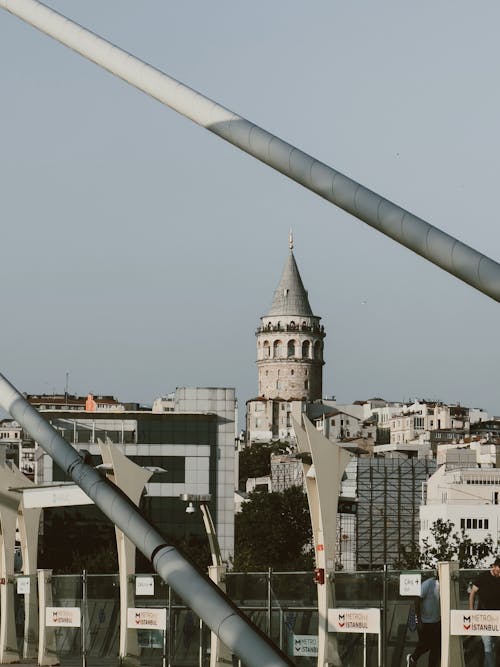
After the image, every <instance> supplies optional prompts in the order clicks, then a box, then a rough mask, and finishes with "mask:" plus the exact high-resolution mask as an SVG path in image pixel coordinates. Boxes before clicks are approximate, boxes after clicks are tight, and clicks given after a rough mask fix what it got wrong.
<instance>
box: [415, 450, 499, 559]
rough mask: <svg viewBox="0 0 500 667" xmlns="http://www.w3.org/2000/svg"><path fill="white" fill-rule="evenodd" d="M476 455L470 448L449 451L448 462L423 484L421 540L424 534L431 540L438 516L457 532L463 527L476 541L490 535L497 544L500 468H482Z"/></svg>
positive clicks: (421, 540) (424, 536)
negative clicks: (451, 525) (477, 462)
mask: <svg viewBox="0 0 500 667" xmlns="http://www.w3.org/2000/svg"><path fill="white" fill-rule="evenodd" d="M475 458H476V454H475V452H474V451H473V450H470V449H468V448H465V449H464V450H457V449H455V450H452V451H449V452H448V456H447V463H446V464H443V465H441V466H440V467H439V468H438V469H437V470H436V472H435V473H434V474H433V475H431V477H429V480H428V481H427V483H426V484H424V488H423V498H422V505H421V507H420V534H419V541H420V544H422V542H423V540H424V539H425V538H427V539H428V540H429V541H431V542H432V537H431V532H430V529H431V527H432V525H433V523H434V522H435V521H437V519H442V520H443V521H450V522H451V523H452V524H453V525H454V526H455V530H456V531H457V532H460V529H462V528H463V529H464V530H465V531H466V533H467V535H468V536H469V537H470V539H471V540H472V541H473V542H482V541H484V540H485V538H486V537H487V536H488V535H490V536H491V537H492V539H493V543H494V544H496V542H497V540H498V539H499V538H500V512H499V506H498V505H499V499H500V469H499V468H492V467H488V468H480V467H478V466H477V464H476V463H475ZM485 565H486V563H485Z"/></svg>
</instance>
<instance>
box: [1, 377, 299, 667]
mask: <svg viewBox="0 0 500 667" xmlns="http://www.w3.org/2000/svg"><path fill="white" fill-rule="evenodd" d="M0 407H2V408H3V409H4V410H6V411H7V412H8V413H9V414H10V415H11V416H12V417H13V418H14V419H15V420H16V421H17V422H18V423H19V424H20V425H21V426H22V427H23V428H24V429H25V430H26V431H27V432H28V433H29V434H30V435H31V437H32V438H33V439H34V440H36V441H37V442H38V444H39V445H40V446H41V447H42V448H43V449H44V450H45V451H46V452H47V454H49V455H50V456H51V457H52V459H53V460H54V461H55V462H56V463H57V465H58V466H59V467H60V468H61V470H63V471H64V472H65V473H66V474H67V475H68V476H70V477H71V478H72V479H73V480H74V481H75V482H76V484H78V486H80V488H82V489H83V490H84V491H85V493H86V494H87V495H88V496H89V498H91V499H92V500H93V501H94V503H95V504H96V505H97V507H99V509H101V510H102V512H103V513H104V514H105V515H106V516H107V517H108V518H109V519H110V520H111V521H112V522H113V523H114V524H115V526H117V527H118V528H120V529H121V530H122V531H123V532H124V533H125V535H126V536H127V537H128V538H130V540H132V542H133V543H134V544H135V545H136V547H137V548H138V549H139V550H140V551H141V552H142V553H143V554H144V555H145V556H146V558H148V559H149V560H150V561H151V562H152V563H153V566H154V568H155V570H156V572H158V574H159V575H160V576H161V578H162V579H163V581H165V583H167V584H168V585H169V586H171V587H172V589H173V590H174V591H175V592H176V593H177V594H178V595H179V596H180V597H181V598H182V599H183V600H184V602H185V603H186V604H187V605H188V606H189V607H190V608H191V609H192V610H193V611H194V612H195V614H197V615H198V616H199V617H200V618H202V619H203V621H204V622H205V623H206V624H207V625H208V627H209V628H210V629H211V630H212V631H213V632H215V634H216V635H217V636H218V637H219V638H220V639H221V641H222V642H224V644H226V646H228V647H229V648H230V649H231V651H232V652H233V653H234V654H235V655H237V656H238V657H239V658H240V659H241V660H242V661H243V663H244V664H245V665H247V666H248V667H287V666H288V667H290V666H291V665H293V663H292V662H291V661H290V660H289V659H288V658H287V656H285V655H284V654H283V653H282V652H281V651H280V650H279V649H278V648H277V647H276V646H275V645H274V644H273V643H272V642H271V641H270V640H269V639H268V638H267V637H266V636H265V635H264V634H263V633H262V632H261V631H260V630H259V629H258V628H257V627H256V626H255V625H254V624H253V623H252V622H251V621H250V620H249V619H248V618H247V617H246V616H245V615H244V614H243V613H242V612H240V610H239V609H238V608H237V607H236V605H234V604H233V602H232V601H231V600H230V599H229V598H228V597H227V596H226V595H225V594H224V593H223V592H222V591H221V590H220V588H218V587H217V586H216V585H215V584H214V583H212V582H211V581H210V580H209V579H208V577H205V576H204V575H202V574H201V573H200V572H198V570H197V569H196V568H195V567H194V566H193V565H192V564H191V563H190V562H189V561H188V560H186V558H184V556H183V555H182V554H181V553H180V552H179V551H178V550H177V549H176V548H175V547H174V546H171V545H168V544H166V543H165V540H164V538H163V537H162V536H161V535H160V534H159V533H158V532H157V531H156V529H155V528H154V527H153V526H152V525H151V524H150V523H149V522H148V521H147V520H146V519H145V518H144V517H143V516H142V514H141V513H140V512H139V510H138V509H137V507H136V506H135V505H134V503H133V502H132V501H131V500H130V499H129V498H128V497H127V496H126V495H125V494H124V493H123V492H122V491H121V490H120V489H118V488H117V487H116V486H115V485H114V484H112V483H111V482H110V481H109V480H107V479H106V477H105V476H103V475H101V474H100V473H99V472H98V471H97V470H96V469H95V468H94V467H93V466H91V465H88V464H87V463H84V461H83V459H82V458H81V456H80V455H79V453H78V452H77V451H76V449H74V448H73V447H72V446H71V445H70V444H69V443H68V442H66V440H64V439H63V438H62V437H61V436H60V435H59V433H58V432H57V431H56V430H55V429H54V428H53V427H52V426H51V425H50V424H49V423H48V422H47V421H46V420H45V419H44V418H43V417H42V416H41V415H40V414H39V413H38V412H37V411H36V410H35V409H34V408H33V407H32V406H31V405H30V404H29V403H28V401H27V400H26V399H25V398H24V396H22V395H21V394H20V393H19V391H17V389H16V388H15V387H14V386H13V385H12V384H10V382H8V380H6V378H5V377H4V376H3V375H0Z"/></svg>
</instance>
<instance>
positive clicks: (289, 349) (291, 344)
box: [287, 340, 295, 357]
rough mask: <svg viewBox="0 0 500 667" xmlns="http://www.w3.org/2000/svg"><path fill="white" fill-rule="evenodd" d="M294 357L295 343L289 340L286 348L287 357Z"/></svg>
mask: <svg viewBox="0 0 500 667" xmlns="http://www.w3.org/2000/svg"><path fill="white" fill-rule="evenodd" d="M294 356H295V341H294V340H289V341H288V346H287V357H294Z"/></svg>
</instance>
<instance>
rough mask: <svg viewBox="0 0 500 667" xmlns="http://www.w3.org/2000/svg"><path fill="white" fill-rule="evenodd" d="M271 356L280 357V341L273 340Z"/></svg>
mask: <svg viewBox="0 0 500 667" xmlns="http://www.w3.org/2000/svg"><path fill="white" fill-rule="evenodd" d="M273 357H275V358H276V357H281V341H280V340H275V341H274V343H273Z"/></svg>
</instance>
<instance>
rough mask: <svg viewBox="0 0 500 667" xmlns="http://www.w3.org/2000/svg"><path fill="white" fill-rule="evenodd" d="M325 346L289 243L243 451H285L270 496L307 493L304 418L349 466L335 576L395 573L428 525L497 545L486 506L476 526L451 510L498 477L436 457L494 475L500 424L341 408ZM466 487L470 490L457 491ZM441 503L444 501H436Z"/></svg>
mask: <svg viewBox="0 0 500 667" xmlns="http://www.w3.org/2000/svg"><path fill="white" fill-rule="evenodd" d="M325 336H326V332H325V330H324V327H323V326H322V325H321V318H320V317H319V316H317V315H314V314H313V311H312V309H311V306H310V303H309V297H308V294H307V291H306V289H305V287H304V284H303V282H302V278H301V276H300V273H299V269H298V267H297V263H296V261H295V257H294V253H293V242H292V239H290V247H289V255H288V258H287V260H286V262H285V266H284V269H283V272H282V275H281V278H280V281H279V283H278V287H277V288H276V290H275V292H274V297H273V300H272V305H271V308H270V309H269V311H268V312H267V314H266V315H264V316H262V317H261V322H260V326H259V327H258V329H257V331H256V337H257V371H258V394H257V396H256V397H254V398H252V399H251V400H249V401H248V402H247V417H246V423H247V431H246V443H247V446H252V445H254V446H255V445H258V443H261V442H271V441H281V442H282V443H284V444H286V445H287V446H288V450H289V453H288V454H287V455H279V456H273V457H272V459H271V474H270V478H269V480H268V482H266V484H267V485H268V487H269V488H270V489H272V490H283V489H284V488H286V487H287V486H290V485H303V479H302V473H301V470H302V468H301V462H300V459H297V458H296V457H295V456H294V433H293V430H292V427H291V418H292V417H293V418H295V419H297V421H300V418H301V415H302V414H305V415H307V417H308V418H309V419H310V420H311V421H312V422H313V424H314V425H315V427H316V428H317V429H318V430H319V431H321V433H322V434H323V436H324V437H325V438H327V439H328V440H330V441H331V442H332V444H336V445H337V446H338V445H340V446H342V447H344V448H346V449H348V450H349V451H351V452H352V453H353V454H354V456H355V457H354V458H353V460H352V462H351V463H350V464H349V465H348V467H347V470H346V475H345V482H344V484H343V488H342V494H341V498H340V499H339V507H338V516H337V522H338V526H337V528H338V531H337V532H338V539H337V555H338V563H337V566H339V567H342V568H343V569H347V570H354V569H379V568H382V567H383V566H384V565H385V564H388V565H392V564H393V563H395V562H396V561H398V560H399V558H400V556H401V550H402V549H403V550H404V549H405V548H406V547H411V545H412V543H416V542H418V539H419V532H421V531H420V528H421V521H422V531H423V532H422V533H421V534H422V535H425V530H428V527H429V525H432V521H431V520H432V518H433V517H442V518H444V517H449V518H450V520H453V521H454V522H455V521H456V522H458V523H457V527H460V526H463V527H464V528H465V529H466V530H468V529H469V528H470V530H473V531H476V535H477V537H478V539H479V538H480V536H481V535H484V534H486V533H485V531H486V530H487V529H489V528H491V529H492V530H493V531H494V534H495V539H496V537H497V536H498V535H500V533H499V532H498V530H497V525H496V521H494V520H493V518H492V516H490V514H493V513H494V510H492V509H491V507H492V506H490V508H489V510H487V511H486V510H485V511H484V512H483V514H482V515H481V516H479V515H478V516H475V515H474V516H473V514H474V511H475V510H474V511H472V510H471V511H469V512H466V511H465V506H464V507H460V506H459V504H458V501H457V498H458V497H459V495H460V493H462V496H463V498H466V497H467V493H470V486H471V484H472V482H471V480H472V479H476V478H477V476H478V475H479V476H480V477H481V475H483V477H481V479H483V480H486V479H488V480H489V481H488V482H486V481H484V482H481V484H482V485H484V488H488V489H489V490H488V491H487V492H486V491H484V489H483V492H482V494H481V497H482V498H483V496H484V498H485V497H486V496H488V497H490V496H492V494H494V493H496V491H495V490H494V489H493V487H491V488H489V487H488V485H489V484H492V483H493V478H495V479H496V477H495V476H496V472H492V471H491V469H490V471H489V472H484V471H483V472H482V473H481V472H478V470H476V471H475V473H474V474H473V473H472V472H469V473H466V472H465V471H464V470H460V471H457V470H454V471H453V472H449V471H447V469H446V466H441V463H442V461H440V459H439V456H437V453H438V451H442V445H444V444H446V445H447V446H448V447H451V448H453V447H456V446H457V445H460V444H461V445H462V446H463V445H464V443H465V444H467V445H468V446H470V447H472V449H473V450H474V452H475V453H474V457H475V458H474V462H475V463H474V465H475V466H476V467H479V466H488V467H490V468H491V466H493V465H496V463H495V461H496V459H495V457H496V447H495V446H494V445H493V449H491V447H492V445H491V442H490V444H489V449H488V446H487V445H486V444H485V442H484V441H485V439H487V438H490V440H491V438H492V437H493V435H492V434H496V436H499V437H500V423H498V422H495V421H491V420H490V421H488V415H487V414H486V413H485V412H484V411H482V410H480V409H476V408H467V407H465V406H462V405H459V404H457V405H447V404H445V403H443V402H441V401H437V400H425V399H416V400H413V401H407V402H402V401H399V402H393V401H387V400H385V399H383V398H380V397H377V398H371V399H367V400H360V401H355V402H354V403H353V404H350V405H347V404H342V405H341V404H339V403H337V401H336V400H335V398H324V397H323V395H322V387H323V381H322V373H323V365H324V360H323V353H324V347H323V346H324V340H325ZM481 439H482V441H483V442H482V444H480V442H479V441H480V440H481ZM471 442H472V445H471V444H470V443H471ZM442 456H443V455H442ZM476 456H477V459H476ZM449 460H451V459H449ZM439 466H441V467H439ZM434 480H436V481H434ZM452 480H454V481H452ZM260 483H261V484H263V483H264V481H263V480H260ZM474 483H475V484H476V482H474ZM442 484H445V485H449V489H450V490H449V492H445V491H443V490H442V488H441V486H442ZM477 484H479V482H477ZM462 487H464V488H465V487H467V489H469V490H468V491H467V490H466V491H464V490H463V489H462V491H460V490H459V489H461V488H462ZM438 488H439V489H440V491H439V492H438V490H437V489H438ZM482 488H483V487H482ZM424 489H425V493H423V490H424ZM443 493H444V494H445V496H446V498H447V500H442V499H443V497H445V496H443ZM485 494H486V495H485ZM492 497H495V496H492ZM439 498H441V501H439ZM452 498H453V500H452ZM484 498H483V499H484ZM423 499H424V500H423ZM422 502H424V505H425V506H424V507H422V509H421V505H422ZM477 502H479V500H477V499H476V504H477ZM485 502H486V501H485ZM489 502H493V501H492V500H491V498H490V501H489ZM479 525H481V528H479ZM478 531H479V532H478ZM480 531H482V533H481V532H480Z"/></svg>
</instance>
